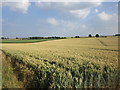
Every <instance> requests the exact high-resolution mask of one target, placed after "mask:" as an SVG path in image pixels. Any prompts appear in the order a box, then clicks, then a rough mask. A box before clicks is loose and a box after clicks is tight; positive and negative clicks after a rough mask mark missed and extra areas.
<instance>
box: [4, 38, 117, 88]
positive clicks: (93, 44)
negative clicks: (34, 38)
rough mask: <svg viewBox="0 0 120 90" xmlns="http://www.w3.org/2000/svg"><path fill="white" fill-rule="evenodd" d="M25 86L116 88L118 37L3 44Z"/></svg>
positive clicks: (19, 78)
mask: <svg viewBox="0 0 120 90" xmlns="http://www.w3.org/2000/svg"><path fill="white" fill-rule="evenodd" d="M2 50H3V52H4V53H5V54H6V55H7V56H9V57H11V60H10V62H11V64H12V67H13V68H14V71H15V73H16V75H17V77H18V80H19V81H22V82H23V83H24V87H25V88H31V87H38V88H39V87H43V88H45V87H47V88H109V87H112V88H114V87H116V85H117V83H118V82H116V81H118V79H119V77H118V76H117V75H118V52H119V50H118V37H107V38H69V39H60V40H52V41H45V42H37V43H17V44H16V43H9V44H3V47H2Z"/></svg>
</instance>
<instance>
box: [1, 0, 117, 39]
mask: <svg viewBox="0 0 120 90" xmlns="http://www.w3.org/2000/svg"><path fill="white" fill-rule="evenodd" d="M117 4H118V3H117V2H99V3H98V2H97V3H96V2H86V3H85V2H71V3H64V2H61V3H60V2H32V3H31V2H21V3H20V2H16V3H15V2H14V3H12V2H6V3H3V6H2V36H4V37H10V38H14V37H30V36H66V37H72V36H76V35H79V36H88V34H92V35H95V34H96V33H98V34H100V35H113V34H116V33H118V18H117V17H118V5H117Z"/></svg>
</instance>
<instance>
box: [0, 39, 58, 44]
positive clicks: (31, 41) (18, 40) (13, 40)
mask: <svg viewBox="0 0 120 90" xmlns="http://www.w3.org/2000/svg"><path fill="white" fill-rule="evenodd" d="M49 40H56V39H30V40H20V39H8V40H2V41H0V43H35V42H43V41H49Z"/></svg>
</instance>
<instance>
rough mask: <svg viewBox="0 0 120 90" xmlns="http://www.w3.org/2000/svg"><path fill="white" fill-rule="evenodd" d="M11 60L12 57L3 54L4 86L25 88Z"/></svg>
mask: <svg viewBox="0 0 120 90" xmlns="http://www.w3.org/2000/svg"><path fill="white" fill-rule="evenodd" d="M9 60H10V58H9V59H8V58H7V59H6V56H5V55H4V54H2V88H23V84H22V82H21V81H18V79H17V77H16V75H15V73H14V72H13V70H14V68H13V67H12V65H11V63H10V61H9Z"/></svg>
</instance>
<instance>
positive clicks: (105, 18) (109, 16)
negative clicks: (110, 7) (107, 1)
mask: <svg viewBox="0 0 120 90" xmlns="http://www.w3.org/2000/svg"><path fill="white" fill-rule="evenodd" d="M98 16H99V18H100V19H101V20H104V21H109V20H110V19H111V18H112V15H110V14H107V13H105V12H102V13H100V14H99V15H98Z"/></svg>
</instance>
